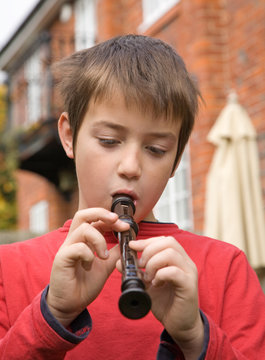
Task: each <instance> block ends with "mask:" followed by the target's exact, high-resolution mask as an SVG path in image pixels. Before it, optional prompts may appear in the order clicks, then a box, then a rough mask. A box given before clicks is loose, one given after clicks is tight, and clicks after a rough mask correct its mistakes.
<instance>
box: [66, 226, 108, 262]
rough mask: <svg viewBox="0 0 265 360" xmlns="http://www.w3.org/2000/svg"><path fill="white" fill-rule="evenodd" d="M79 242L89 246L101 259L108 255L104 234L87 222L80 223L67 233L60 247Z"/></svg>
mask: <svg viewBox="0 0 265 360" xmlns="http://www.w3.org/2000/svg"><path fill="white" fill-rule="evenodd" d="M79 242H80V243H85V244H86V245H87V246H89V248H90V249H91V251H92V252H96V254H97V255H98V256H99V257H100V258H101V259H104V258H106V257H107V256H108V249H107V244H106V240H105V238H104V236H103V235H102V234H101V233H100V232H99V231H97V229H95V228H94V227H93V226H92V225H90V224H88V223H82V224H81V225H80V226H79V227H78V228H76V229H75V230H74V231H73V232H72V233H71V234H69V235H68V237H67V239H66V240H65V242H64V243H63V245H62V247H67V246H70V245H72V244H74V243H79Z"/></svg>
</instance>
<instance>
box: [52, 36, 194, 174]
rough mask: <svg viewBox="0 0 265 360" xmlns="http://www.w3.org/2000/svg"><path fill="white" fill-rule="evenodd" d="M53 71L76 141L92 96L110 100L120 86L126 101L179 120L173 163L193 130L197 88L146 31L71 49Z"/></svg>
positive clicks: (172, 53) (163, 45) (171, 54)
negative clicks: (89, 46) (143, 33)
mask: <svg viewBox="0 0 265 360" xmlns="http://www.w3.org/2000/svg"><path fill="white" fill-rule="evenodd" d="M53 71H54V75H55V79H56V82H57V85H58V87H59V91H60V93H61V95H62V98H63V101H64V106H65V109H64V110H65V111H67V112H68V116H69V121H70V126H71V128H72V131H73V143H74V144H73V145H74V146H75V142H76V138H77V134H78V130H79V128H80V125H81V123H82V120H83V118H84V115H85V113H86V111H87V109H88V106H89V104H90V102H91V101H102V100H108V99H110V98H111V96H113V94H115V90H117V89H118V91H119V92H121V93H122V95H123V96H124V100H125V104H126V105H127V106H128V107H129V106H130V105H132V104H136V105H137V106H139V108H140V110H141V111H143V112H145V111H152V113H153V114H154V118H156V117H159V116H161V115H165V116H166V118H167V119H169V120H171V121H172V120H173V121H181V129H180V135H179V144H178V151H177V156H176V160H175V164H174V167H175V165H176V163H177V161H178V160H179V157H180V156H181V154H182V152H183V150H184V148H185V145H186V143H187V141H188V139H189V136H190V133H191V131H192V128H193V124H194V118H195V115H196V113H197V110H198V97H199V96H200V93H199V91H198V89H197V87H196V86H195V84H194V83H193V81H192V80H191V77H190V75H189V74H188V72H187V70H186V67H185V64H184V62H183V60H182V58H181V57H180V56H179V55H178V54H177V53H176V51H175V50H174V49H173V48H172V47H170V46H169V45H168V44H166V43H164V42H163V41H161V40H159V39H155V38H150V37H147V36H142V35H125V36H118V37H115V38H113V39H110V40H107V41H105V42H102V43H99V44H97V45H96V46H94V47H91V48H88V49H85V50H81V51H78V52H76V53H74V54H72V55H71V56H69V57H67V58H65V59H63V60H61V61H60V62H58V63H56V64H55V65H54V66H53ZM116 93H117V92H116ZM114 96H115V95H114Z"/></svg>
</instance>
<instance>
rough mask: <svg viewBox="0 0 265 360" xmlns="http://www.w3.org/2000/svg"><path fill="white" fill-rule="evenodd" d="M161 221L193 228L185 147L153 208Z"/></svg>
mask: <svg viewBox="0 0 265 360" xmlns="http://www.w3.org/2000/svg"><path fill="white" fill-rule="evenodd" d="M154 215H155V217H156V218H157V219H158V220H159V221H161V222H171V223H176V224H177V225H178V226H179V227H180V228H181V229H183V230H188V231H192V230H193V212H192V192H191V172H190V158H189V148H188V147H186V149H185V151H184V153H183V156H182V159H181V162H180V164H179V167H178V169H177V171H176V174H175V176H174V177H173V178H171V179H170V180H169V182H168V184H167V186H166V188H165V190H164V192H163V194H162V195H161V197H160V199H159V201H158V203H157V204H156V206H155V208H154Z"/></svg>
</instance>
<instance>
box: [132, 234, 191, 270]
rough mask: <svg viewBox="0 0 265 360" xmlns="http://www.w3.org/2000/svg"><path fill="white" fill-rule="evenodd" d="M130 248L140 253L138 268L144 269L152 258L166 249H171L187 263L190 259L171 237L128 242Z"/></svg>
mask: <svg viewBox="0 0 265 360" xmlns="http://www.w3.org/2000/svg"><path fill="white" fill-rule="evenodd" d="M130 247H131V248H132V249H134V250H136V251H142V256H141V259H140V260H139V266H141V267H144V266H145V265H146V263H147V262H148V261H149V259H150V258H151V257H152V256H154V255H155V254H157V253H159V252H161V251H163V250H165V249H168V248H172V249H174V250H175V251H176V252H178V253H179V254H181V255H182V256H183V257H184V258H185V259H186V260H187V262H189V261H190V258H189V256H188V255H187V253H186V252H185V250H184V249H183V247H182V246H181V245H180V244H179V243H178V242H177V240H176V239H175V238H174V237H171V236H160V237H155V238H150V239H147V240H137V241H130Z"/></svg>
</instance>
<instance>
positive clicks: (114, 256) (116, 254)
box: [104, 244, 120, 276]
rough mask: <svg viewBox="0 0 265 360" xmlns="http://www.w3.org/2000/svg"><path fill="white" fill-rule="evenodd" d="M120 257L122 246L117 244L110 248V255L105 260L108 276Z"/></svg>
mask: <svg viewBox="0 0 265 360" xmlns="http://www.w3.org/2000/svg"><path fill="white" fill-rule="evenodd" d="M119 258H120V248H119V245H118V244H117V245H115V246H114V247H113V248H111V249H110V250H109V257H108V258H107V259H106V260H105V262H106V269H107V274H108V276H109V275H110V274H111V273H112V271H113V270H114V268H115V265H116V263H117V261H118V259H119ZM105 262H104V263H105Z"/></svg>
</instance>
